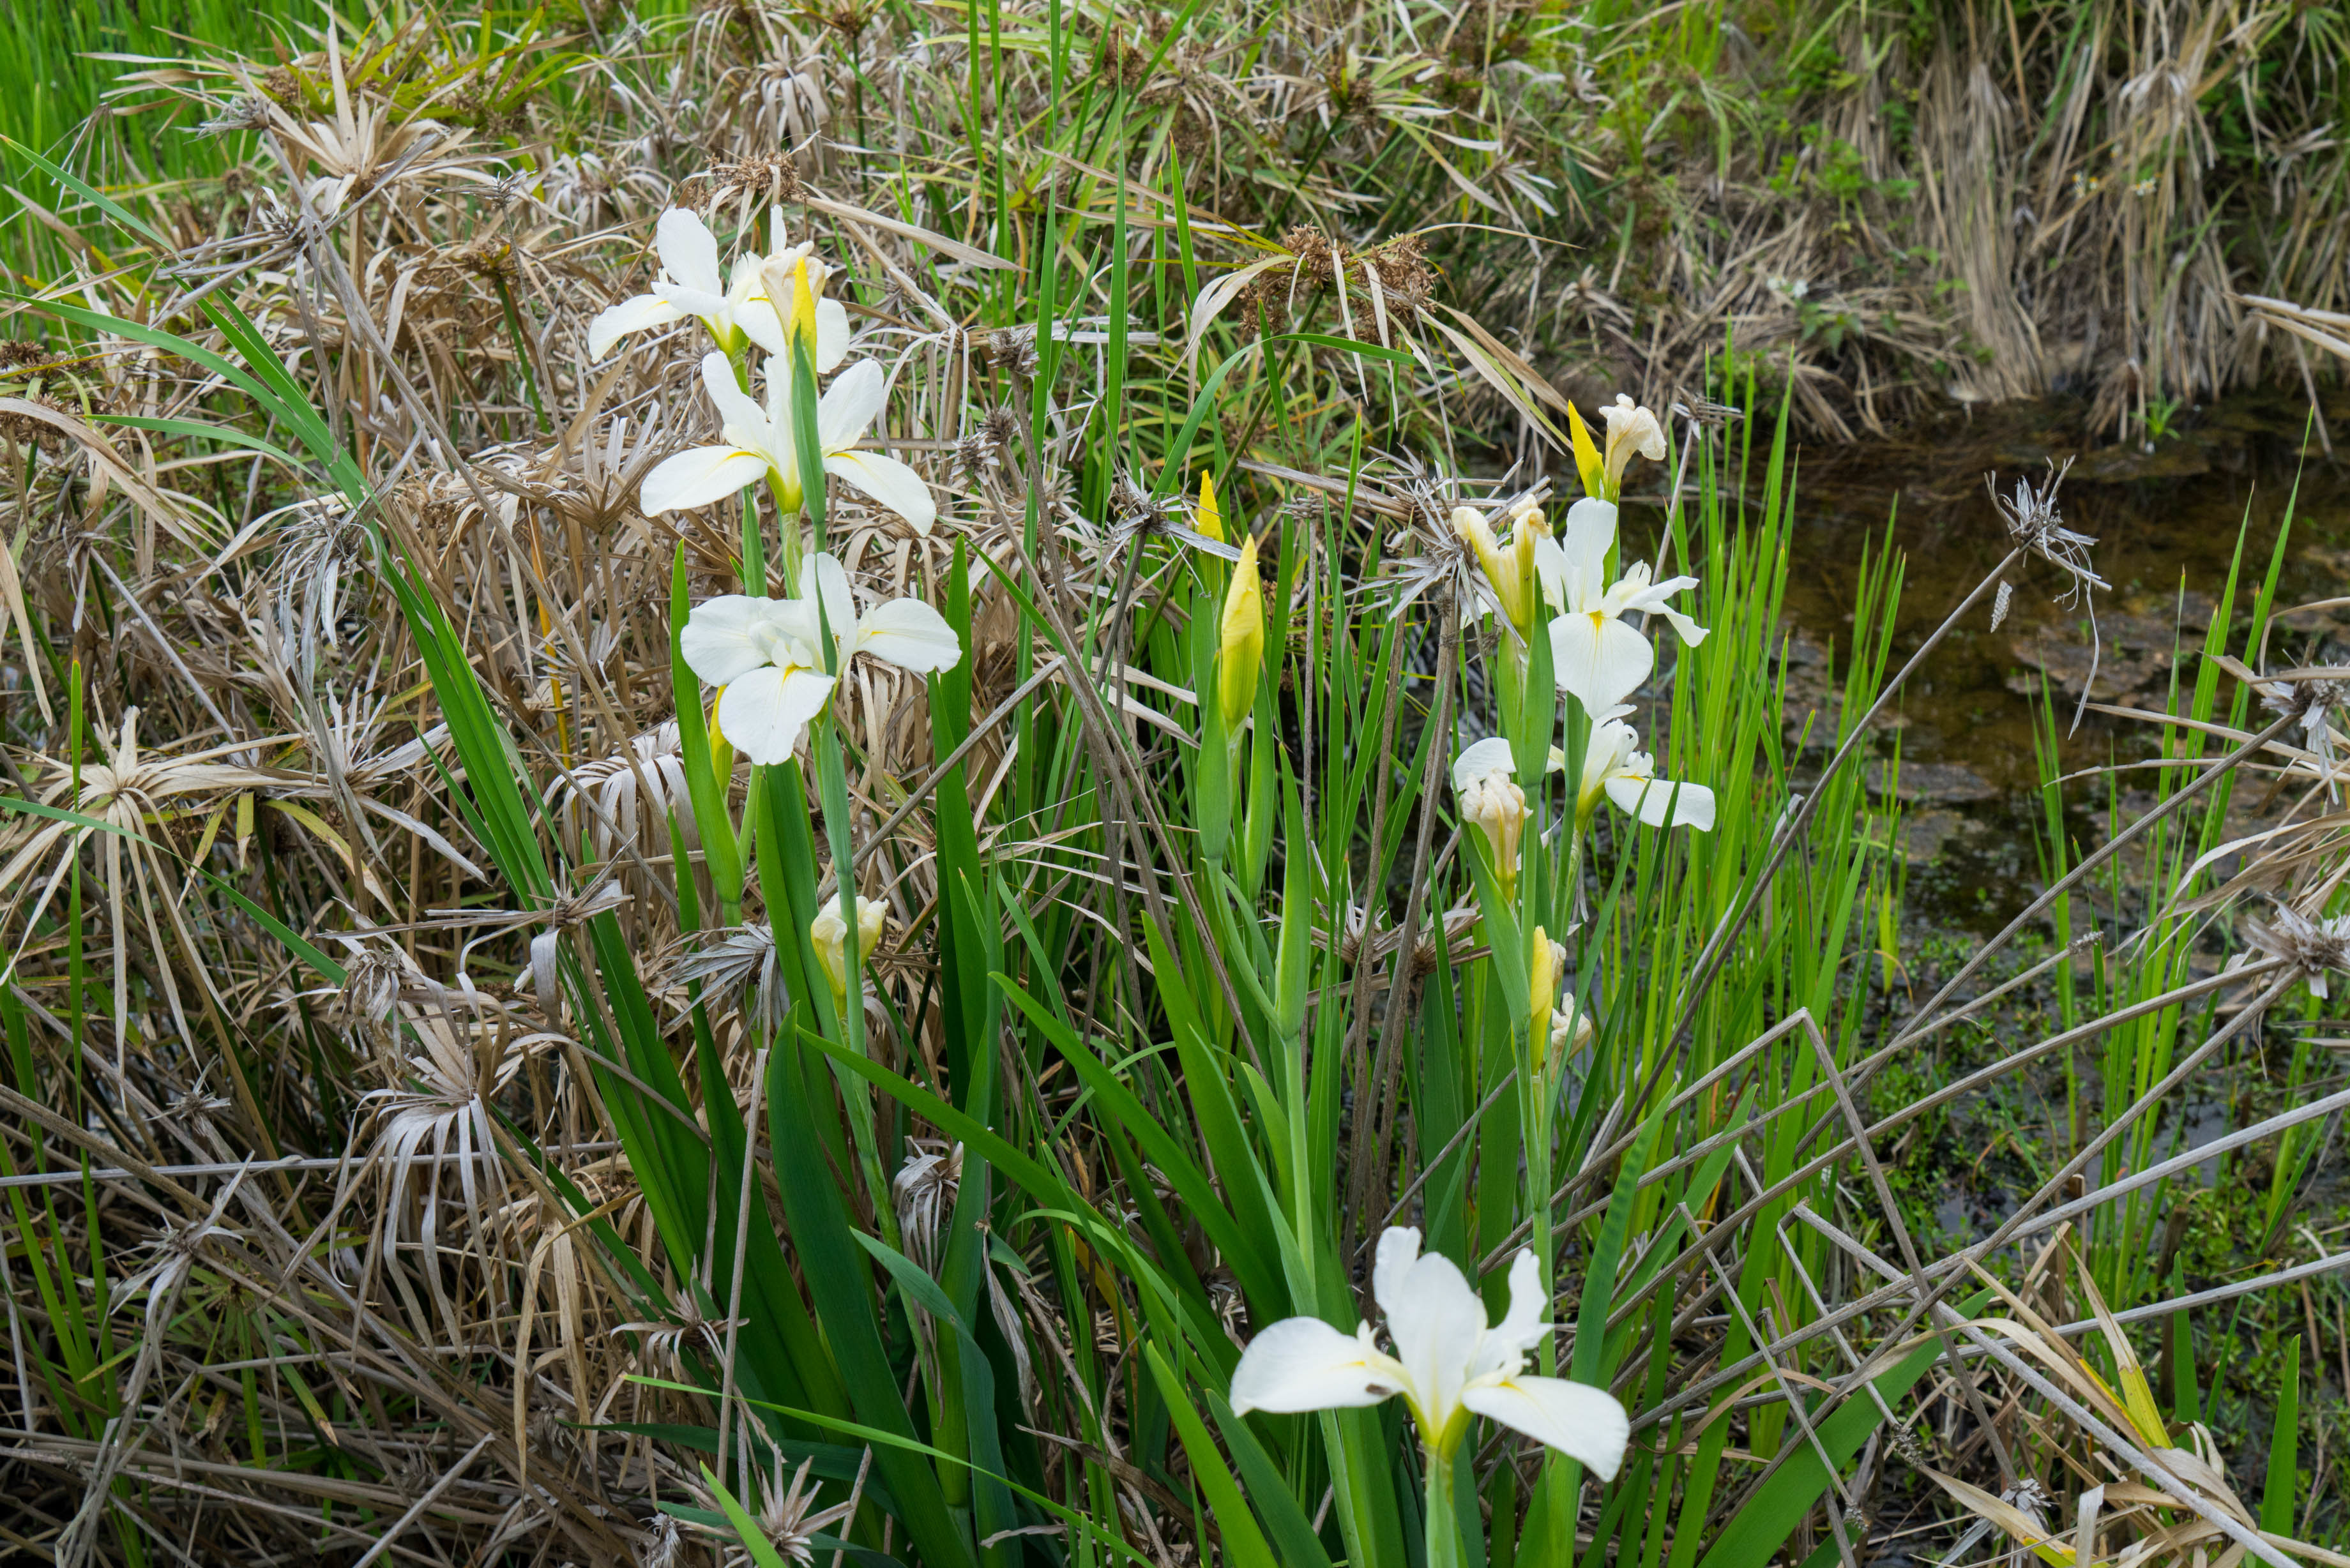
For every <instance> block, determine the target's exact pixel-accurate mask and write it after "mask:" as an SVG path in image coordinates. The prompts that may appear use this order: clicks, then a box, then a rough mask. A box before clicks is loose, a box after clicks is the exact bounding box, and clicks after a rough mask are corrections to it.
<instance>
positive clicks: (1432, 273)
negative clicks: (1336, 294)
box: [1362, 234, 1436, 306]
mask: <svg viewBox="0 0 2350 1568" xmlns="http://www.w3.org/2000/svg"><path fill="white" fill-rule="evenodd" d="M1362 259H1363V260H1364V261H1367V262H1368V263H1369V264H1370V265H1371V270H1372V271H1373V272H1375V273H1377V274H1378V278H1379V282H1380V283H1381V284H1383V285H1385V286H1386V287H1387V289H1388V292H1389V293H1390V294H1392V295H1400V296H1403V299H1404V300H1405V301H1406V302H1408V303H1409V304H1411V305H1413V306H1420V305H1425V304H1426V303H1428V298H1429V296H1430V295H1431V294H1433V293H1434V292H1435V290H1436V269H1435V268H1433V267H1431V266H1430V265H1428V242H1427V241H1426V240H1425V239H1423V238H1421V237H1420V236H1419V235H1418V234H1398V235H1397V236H1396V237H1395V238H1394V239H1391V240H1388V241H1387V242H1385V243H1384V244H1379V245H1377V246H1375V247H1373V248H1372V249H1370V250H1367V251H1365V252H1364V253H1363V254H1362Z"/></svg>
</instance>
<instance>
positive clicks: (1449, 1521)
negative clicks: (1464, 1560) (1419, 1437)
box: [1420, 1447, 1461, 1568]
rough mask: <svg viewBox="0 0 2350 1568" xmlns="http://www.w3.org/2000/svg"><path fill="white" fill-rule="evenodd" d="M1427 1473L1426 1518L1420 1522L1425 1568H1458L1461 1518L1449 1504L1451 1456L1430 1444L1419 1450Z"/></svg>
mask: <svg viewBox="0 0 2350 1568" xmlns="http://www.w3.org/2000/svg"><path fill="white" fill-rule="evenodd" d="M1420 1462H1421V1469H1423V1470H1424V1471H1425V1472H1426V1477H1425V1479H1426V1483H1427V1495H1426V1511H1427V1518H1426V1519H1425V1520H1424V1521H1422V1524H1423V1527H1424V1535H1423V1537H1422V1539H1423V1540H1424V1541H1425V1542H1426V1543H1427V1549H1428V1568H1461V1517H1460V1515H1459V1513H1458V1512H1457V1511H1455V1510H1454V1508H1453V1506H1452V1457H1451V1455H1450V1454H1440V1453H1438V1452H1437V1451H1436V1449H1434V1448H1433V1447H1426V1448H1422V1449H1420Z"/></svg>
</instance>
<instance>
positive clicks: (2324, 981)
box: [2244, 904, 2350, 997]
mask: <svg viewBox="0 0 2350 1568" xmlns="http://www.w3.org/2000/svg"><path fill="white" fill-rule="evenodd" d="M2244 934H2245V936H2247V937H2248V938H2250V939H2251V944H2252V946H2253V947H2254V948H2256V949H2258V950H2260V951H2262V952H2263V953H2265V954H2267V955H2268V956H2269V957H2271V958H2279V959H2282V960H2284V961H2285V962H2286V963H2287V964H2288V965H2289V966H2291V967H2292V968H2293V969H2297V970H2299V971H2301V975H2302V979H2303V981H2306V982H2307V983H2308V986H2309V993H2310V994H2311V995H2312V996H2318V997H2323V996H2324V995H2326V994H2327V991H2328V988H2329V983H2330V981H2329V977H2330V975H2331V974H2332V971H2334V970H2337V969H2339V970H2350V915H2335V916H2334V917H2332V918H2331V919H2313V918H2311V917H2310V916H2308V915H2304V914H2303V913H2302V912H2301V911H2300V910H2298V909H2294V908H2293V907H2292V906H2291V905H2289V904H2280V905H2278V906H2277V912H2276V919H2274V920H2273V921H2272V922H2271V923H2269V924H2268V925H2265V926H2264V925H2262V924H2261V923H2260V922H2258V921H2256V920H2246V921H2245V922H2244Z"/></svg>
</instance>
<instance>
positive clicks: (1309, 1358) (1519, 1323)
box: [1232, 1227, 1631, 1481]
mask: <svg viewBox="0 0 2350 1568" xmlns="http://www.w3.org/2000/svg"><path fill="white" fill-rule="evenodd" d="M1548 1283H1549V1282H1547V1281H1546V1280H1544V1278H1543V1272H1542V1265H1541V1264H1540V1263H1539V1262H1536V1261H1535V1258H1534V1252H1533V1251H1531V1250H1525V1251H1520V1252H1519V1253H1518V1255H1517V1258H1516V1259H1515V1261H1513V1262H1512V1263H1511V1265H1510V1310H1509V1312H1508V1314H1506V1315H1505V1316H1503V1319H1502V1321H1501V1322H1499V1323H1497V1324H1491V1325H1488V1324H1487V1323H1486V1321H1485V1305H1484V1303H1483V1302H1482V1301H1480V1300H1479V1299H1478V1296H1477V1293H1476V1292H1475V1291H1474V1290H1473V1289H1471V1287H1470V1284H1469V1282H1468V1280H1467V1279H1466V1278H1464V1277H1463V1276H1462V1274H1461V1270H1460V1269H1459V1268H1458V1267H1457V1266H1455V1265H1454V1263H1453V1262H1452V1260H1451V1259H1450V1258H1446V1257H1442V1256H1440V1255H1438V1254H1435V1253H1430V1254H1428V1255H1427V1256H1425V1257H1423V1256H1421V1254H1420V1251H1419V1231H1416V1230H1409V1229H1406V1228H1403V1227H1396V1228H1393V1229H1390V1230H1389V1231H1388V1232H1387V1233H1386V1234H1385V1235H1382V1236H1381V1237H1380V1238H1379V1246H1378V1258H1377V1261H1376V1262H1375V1263H1374V1264H1373V1266H1372V1271H1371V1294H1372V1295H1373V1296H1374V1297H1375V1298H1376V1299H1377V1300H1378V1303H1379V1310H1380V1312H1381V1313H1383V1314H1386V1317H1387V1323H1388V1335H1389V1336H1390V1338H1392V1339H1393V1341H1394V1343H1395V1354H1394V1355H1388V1354H1387V1353H1386V1352H1384V1351H1381V1350H1380V1349H1379V1348H1378V1344H1377V1342H1376V1340H1375V1339H1374V1337H1373V1335H1372V1332H1371V1325H1370V1324H1361V1325H1360V1326H1358V1327H1357V1329H1356V1330H1355V1332H1354V1333H1353V1334H1342V1333H1340V1332H1339V1331H1338V1330H1337V1329H1336V1328H1333V1327H1331V1326H1330V1325H1329V1324H1326V1323H1324V1322H1323V1321H1322V1320H1321V1319H1320V1318H1314V1317H1292V1318H1284V1319H1283V1320H1282V1321H1281V1322H1279V1323H1276V1324H1273V1325H1272V1326H1271V1327H1269V1328H1267V1329H1266V1330H1265V1331H1264V1332H1263V1334H1258V1335H1257V1336H1256V1337H1255V1338H1254V1339H1253V1340H1251V1341H1250V1342H1249V1346H1248V1348H1247V1349H1246V1350H1244V1351H1243V1352H1242V1353H1241V1364H1240V1366H1239V1367H1238V1368H1237V1369H1236V1370H1235V1371H1234V1372H1233V1374H1232V1411H1233V1413H1234V1414H1235V1415H1246V1414H1247V1413H1248V1412H1249V1411H1251V1410H1270V1411H1274V1412H1275V1413H1279V1414H1295V1413H1297V1412H1300V1411H1305V1410H1339V1409H1347V1408H1351V1407H1358V1406H1365V1405H1377V1404H1378V1403H1379V1402H1380V1401H1382V1400H1384V1399H1388V1398H1389V1397H1393V1396H1395V1395H1398V1394H1400V1395H1402V1396H1403V1397H1404V1399H1405V1402H1406V1403H1408V1404H1409V1406H1410V1407H1411V1415H1412V1419H1413V1420H1414V1421H1415V1422H1417V1423H1418V1424H1419V1436H1420V1441H1421V1442H1422V1443H1423V1444H1424V1445H1426V1447H1427V1449H1428V1450H1429V1452H1430V1455H1431V1456H1432V1457H1433V1458H1434V1459H1436V1460H1438V1461H1440V1462H1449V1461H1450V1459H1451V1454H1452V1452H1453V1450H1454V1449H1457V1448H1458V1447H1459V1446H1460V1444H1461V1438H1463V1437H1464V1436H1466V1435H1467V1433H1468V1430H1469V1422H1470V1417H1471V1416H1482V1417H1486V1418H1487V1419H1489V1420H1492V1421H1498V1422H1500V1423H1501V1424H1502V1425H1503V1426H1504V1427H1508V1428H1512V1429H1513V1430H1514V1431H1519V1432H1523V1433H1524V1434H1525V1435H1526V1436H1527V1437H1530V1438H1534V1439H1536V1440H1537V1441H1539V1442H1543V1443H1546V1444H1548V1445H1549V1446H1550V1447H1552V1448H1554V1449H1557V1450H1559V1452H1561V1453H1563V1454H1565V1455H1567V1456H1568V1457H1569V1458H1571V1459H1580V1460H1582V1461H1583V1463H1584V1465H1585V1466H1586V1468H1588V1469H1590V1471H1591V1473H1592V1474H1593V1475H1595V1476H1596V1477H1597V1478H1598V1479H1599V1480H1602V1481H1607V1480H1614V1479H1615V1475H1616V1470H1617V1466H1619V1465H1620V1464H1622V1462H1623V1459H1624V1445H1625V1443H1626V1441H1627V1439H1628V1438H1629V1436H1630V1432H1631V1424H1630V1422H1629V1421H1628V1420H1627V1418H1626V1417H1625V1414H1624V1407H1623V1406H1621V1405H1619V1404H1617V1401H1616V1399H1615V1397H1614V1396H1612V1395H1610V1394H1609V1393H1608V1392H1607V1390H1606V1389H1604V1388H1594V1387H1591V1386H1587V1385H1586V1384H1581V1383H1571V1382H1569V1381H1567V1380H1566V1379H1565V1378H1563V1377H1539V1376H1526V1375H1524V1374H1523V1373H1522V1372H1521V1370H1520V1368H1522V1367H1523V1366H1524V1365H1525V1357H1526V1352H1527V1351H1529V1350H1531V1349H1533V1348H1534V1345H1537V1344H1539V1343H1541V1341H1542V1338H1543V1336H1544V1334H1548V1333H1550V1331H1551V1330H1552V1328H1554V1327H1555V1326H1556V1325H1555V1324H1549V1323H1545V1322H1544V1321H1543V1318H1544V1313H1545V1312H1546V1310H1547V1309H1548V1307H1549V1304H1550V1291H1549V1289H1548Z"/></svg>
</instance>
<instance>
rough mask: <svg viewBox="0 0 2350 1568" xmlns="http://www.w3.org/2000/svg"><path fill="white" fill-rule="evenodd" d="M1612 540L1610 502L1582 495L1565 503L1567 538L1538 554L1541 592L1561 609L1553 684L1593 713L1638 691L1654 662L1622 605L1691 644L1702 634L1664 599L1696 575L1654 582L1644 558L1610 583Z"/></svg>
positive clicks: (1553, 637) (1554, 630)
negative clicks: (1654, 618)
mask: <svg viewBox="0 0 2350 1568" xmlns="http://www.w3.org/2000/svg"><path fill="white" fill-rule="evenodd" d="M1615 543H1616V506H1615V504H1614V503H1613V502H1607V501H1595V500H1590V499H1587V498H1586V499H1585V500H1582V501H1578V502H1576V503H1575V504H1574V505H1573V506H1571V507H1569V508H1568V509H1567V513H1566V537H1565V540H1564V541H1562V542H1560V543H1558V544H1556V545H1554V546H1553V547H1552V548H1550V549H1548V550H1540V551H1538V553H1537V555H1536V557H1535V566H1536V569H1537V570H1538V571H1540V572H1541V574H1542V576H1543V588H1544V593H1545V594H1547V595H1548V596H1549V597H1550V599H1551V601H1552V602H1553V603H1554V604H1555V605H1557V606H1558V607H1560V608H1561V609H1562V610H1564V611H1565V613H1564V614H1562V615H1561V616H1559V618H1557V619H1555V620H1554V621H1552V622H1551V623H1550V650H1551V670H1552V672H1553V673H1554V674H1555V675H1556V677H1557V678H1558V689H1559V690H1560V691H1565V692H1566V693H1568V694H1569V695H1570V696H1572V697H1574V698H1575V700H1576V701H1579V702H1581V703H1582V704H1583V709H1584V711H1585V712H1586V713H1589V714H1592V715H1593V716H1595V717H1596V716H1597V715H1599V714H1602V713H1605V712H1607V710H1609V709H1610V708H1613V707H1615V706H1616V705H1617V703H1619V702H1621V701H1624V700H1625V699H1626V698H1627V697H1629V696H1630V695H1631V694H1632V693H1633V692H1635V691H1638V690H1639V688H1640V683H1641V682H1642V681H1644V680H1648V672H1649V671H1650V670H1654V669H1655V668H1656V665H1657V652H1656V649H1653V648H1651V647H1650V646H1649V644H1648V639H1647V638H1645V637H1643V636H1641V635H1640V633H1639V632H1638V631H1637V630H1635V629H1634V628H1632V627H1631V626H1630V625H1629V624H1628V623H1627V622H1626V621H1625V619H1624V616H1625V615H1626V614H1627V612H1629V611H1632V610H1645V611H1647V612H1648V613H1649V614H1651V615H1660V616H1662V617H1664V618H1666V619H1667V620H1669V621H1670V622H1671V623H1672V627H1673V629H1674V630H1675V631H1677V632H1679V633H1680V635H1681V640H1682V641H1683V642H1686V643H1688V644H1689V645H1690V647H1691V648H1695V647H1696V646H1697V645H1698V644H1700V643H1701V642H1703V641H1704V640H1705V637H1706V629H1705V628H1703V627H1701V626H1700V625H1698V624H1697V622H1695V621H1693V620H1691V619H1690V618H1689V617H1687V616H1685V615H1683V614H1682V613H1681V612H1680V611H1679V610H1677V609H1675V608H1673V607H1671V606H1670V605H1669V604H1668V603H1666V602H1665V601H1666V600H1668V599H1669V598H1671V597H1673V595H1675V594H1677V593H1679V592H1680V591H1681V590H1682V589H1683V588H1693V587H1697V579H1696V578H1695V577H1667V578H1666V579H1665V580H1664V581H1663V582H1661V583H1659V582H1654V581H1651V580H1650V577H1651V571H1650V568H1649V566H1648V563H1647V562H1645V561H1643V562H1640V563H1638V564H1636V565H1634V566H1627V567H1626V568H1625V569H1624V575H1623V576H1620V577H1618V578H1617V579H1616V580H1615V581H1614V582H1612V583H1611V582H1609V581H1608V580H1607V552H1608V550H1609V549H1610V548H1612V547H1613V546H1614V545H1615Z"/></svg>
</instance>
